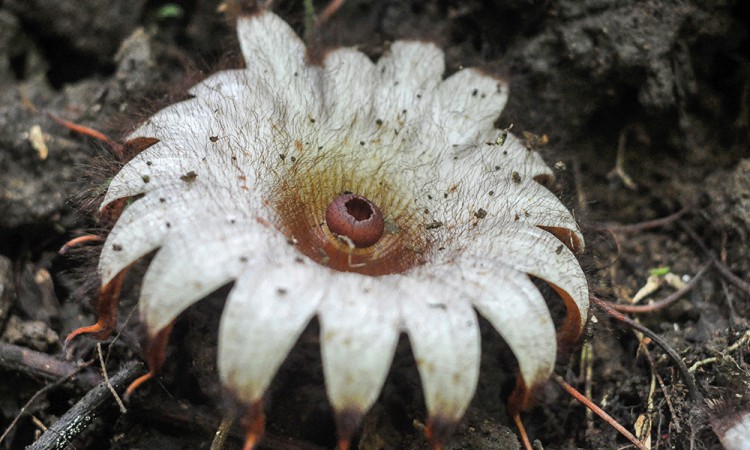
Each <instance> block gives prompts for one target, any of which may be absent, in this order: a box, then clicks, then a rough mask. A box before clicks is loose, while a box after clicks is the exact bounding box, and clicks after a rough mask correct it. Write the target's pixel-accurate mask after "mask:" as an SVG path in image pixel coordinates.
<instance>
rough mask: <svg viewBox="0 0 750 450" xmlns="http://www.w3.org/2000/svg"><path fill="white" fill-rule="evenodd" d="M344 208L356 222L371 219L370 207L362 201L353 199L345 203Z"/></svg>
mask: <svg viewBox="0 0 750 450" xmlns="http://www.w3.org/2000/svg"><path fill="white" fill-rule="evenodd" d="M344 206H346V212H348V213H349V215H350V216H352V217H354V220H356V221H358V222H359V221H363V220H367V219H369V218H370V217H372V207H370V204H369V203H368V202H367V201H365V200H364V199H361V198H356V197H355V198H353V199H351V200H349V201H348V202H346V203H345V204H344Z"/></svg>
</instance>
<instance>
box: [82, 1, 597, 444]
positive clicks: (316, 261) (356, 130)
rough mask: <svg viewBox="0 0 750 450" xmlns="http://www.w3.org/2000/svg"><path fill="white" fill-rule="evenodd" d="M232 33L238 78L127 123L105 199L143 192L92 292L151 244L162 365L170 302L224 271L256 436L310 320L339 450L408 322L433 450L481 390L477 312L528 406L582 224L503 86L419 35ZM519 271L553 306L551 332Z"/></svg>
mask: <svg viewBox="0 0 750 450" xmlns="http://www.w3.org/2000/svg"><path fill="white" fill-rule="evenodd" d="M237 32H238V36H239V41H240V45H241V49H242V54H243V56H244V59H245V62H246V68H245V69H239V70H225V71H220V72H218V73H216V74H214V75H212V76H210V77H209V78H207V79H206V80H204V81H202V82H200V83H198V84H197V85H196V86H194V87H193V88H192V89H191V90H190V91H189V93H190V95H191V96H192V98H190V99H188V100H186V101H183V102H180V103H177V104H174V105H172V106H170V107H167V108H165V109H163V110H161V111H159V112H157V113H156V114H155V115H153V116H152V117H151V118H149V119H148V120H147V121H146V122H145V123H143V124H142V125H141V126H140V127H139V128H138V129H137V130H135V131H134V132H133V133H132V134H131V135H130V136H129V140H130V141H129V142H138V143H140V145H141V146H143V147H147V148H146V149H145V150H143V151H142V152H141V153H139V154H138V155H137V156H135V157H134V158H133V159H132V160H130V161H129V162H128V163H127V164H126V165H125V166H124V167H123V168H122V170H121V171H120V172H119V173H118V174H117V175H116V176H115V177H114V178H113V179H112V181H111V184H110V186H109V190H108V192H107V194H106V197H105V199H104V201H103V204H102V208H111V207H112V205H116V204H118V202H121V201H122V199H135V200H134V201H133V202H132V204H130V205H129V206H128V207H127V208H126V209H125V210H124V211H123V212H122V215H121V216H120V217H119V219H118V220H117V223H116V224H115V226H114V228H113V229H112V231H111V233H110V234H109V237H108V238H107V241H106V243H105V245H104V248H103V250H102V253H101V257H100V262H99V272H100V275H101V277H102V284H103V288H102V299H103V300H102V301H101V302H100V303H101V304H107V305H108V307H109V309H110V310H111V309H112V304H113V303H116V297H117V292H118V291H119V285H120V284H121V280H122V276H123V274H124V271H126V269H127V268H128V267H129V266H130V265H132V264H133V263H134V262H135V261H137V260H138V259H139V258H141V257H142V256H144V255H146V254H147V253H149V252H152V251H153V250H155V249H157V248H158V249H159V250H158V252H157V253H156V256H155V257H154V258H153V260H152V261H151V263H150V265H149V267H148V270H147V272H146V274H145V277H144V280H143V286H142V291H141V296H140V301H139V306H140V317H141V320H142V321H143V323H144V324H145V326H146V329H147V330H148V336H149V348H148V361H149V364H150V367H151V369H152V374H153V371H154V370H156V369H158V366H159V365H161V362H162V361H163V358H164V348H165V346H166V341H167V337H168V334H169V330H170V325H171V324H172V323H173V321H174V320H175V319H176V318H177V317H178V316H179V315H180V313H181V312H182V311H184V310H185V309H186V308H187V307H189V306H190V305H191V304H193V303H195V302H196V301H198V300H200V299H201V298H202V297H204V296H206V295H207V294H209V293H210V292H212V291H214V290H215V289H217V288H218V287H220V286H222V285H225V284H227V283H229V282H234V285H233V287H232V289H231V292H230V293H229V296H228V299H227V303H226V306H225V308H224V311H223V315H222V319H221V325H220V330H219V348H218V367H219V375H220V378H221V382H222V384H223V385H224V387H225V388H226V389H227V390H228V391H229V392H230V393H231V394H232V395H233V396H234V397H235V399H236V400H237V401H238V402H239V403H241V404H242V405H244V406H245V407H246V413H245V417H244V420H243V423H244V424H245V427H246V431H247V433H248V444H247V446H248V447H251V446H252V445H253V443H254V442H255V441H256V440H257V438H258V437H259V436H260V434H261V433H262V430H263V406H262V401H263V395H264V393H265V391H266V389H267V388H268V386H269V383H270V382H271V380H272V378H273V377H274V375H275V373H276V371H277V370H278V368H279V366H280V365H281V363H282V362H283V360H284V359H285V357H286V355H287V353H288V352H289V351H290V350H291V348H292V346H293V344H294V343H295V341H296V340H297V338H298V337H299V335H300V333H301V332H302V330H303V329H304V328H305V326H306V325H307V324H308V323H309V321H310V320H311V319H312V318H313V317H315V316H317V318H318V320H319V322H320V333H321V352H322V362H323V369H324V374H325V380H326V390H327V393H328V396H329V399H330V402H331V404H332V406H333V408H334V409H335V411H336V413H337V416H338V417H337V419H338V420H337V423H338V425H339V433H340V439H341V446H342V447H346V445H347V444H348V440H349V438H350V436H351V434H352V433H353V432H354V431H355V430H356V427H357V425H358V423H359V421H360V419H361V418H362V416H363V415H364V414H365V413H366V411H367V410H368V409H369V408H370V406H371V405H372V404H373V403H374V401H375V400H376V398H377V396H378V394H379V392H380V390H381V388H382V386H383V383H384V380H385V377H386V375H387V373H388V371H389V368H390V364H391V360H392V357H393V354H394V351H395V348H396V343H397V341H398V338H399V335H400V334H401V333H406V334H407V336H408V338H409V341H410V344H411V347H412V351H413V353H414V356H415V360H416V362H417V368H418V371H419V374H420V377H421V379H422V383H423V387H424V389H423V390H424V395H425V402H426V405H427V410H428V414H429V418H428V422H427V423H428V428H427V432H428V436H429V437H430V438H431V440H432V441H433V443H434V444H435V445H439V442H440V441H441V440H442V439H443V438H444V436H445V434H446V432H447V431H448V430H449V429H450V428H451V427H452V425H454V424H455V423H456V422H457V421H459V420H460V419H461V417H462V415H463V414H464V412H465V410H466V408H467V406H468V404H469V402H470V400H471V398H472V396H473V394H474V391H475V389H476V385H477V379H478V372H479V360H480V335H479V327H478V322H477V312H478V313H479V314H481V315H482V316H484V317H485V318H486V319H487V320H488V321H489V322H490V323H491V324H492V325H493V326H494V328H495V329H496V330H497V331H498V332H499V333H500V335H501V336H502V337H503V339H504V340H505V341H506V342H507V343H508V345H509V347H510V348H511V350H512V351H513V352H514V354H515V356H516V358H517V360H518V366H519V375H518V383H517V387H516V390H515V391H514V393H513V395H512V397H511V399H510V400H509V408H510V410H511V412H512V413H513V414H518V411H519V410H520V409H522V408H526V407H527V406H528V405H529V403H530V401H531V399H532V396H533V395H532V394H533V392H534V390H535V389H536V388H537V387H539V386H540V385H542V384H543V383H545V382H546V380H547V379H548V377H549V375H550V374H551V372H552V369H553V366H554V362H555V356H556V351H557V345H558V341H564V342H566V343H570V342H572V341H573V340H575V339H576V338H577V337H578V335H579V333H580V331H581V329H582V327H583V323H584V321H585V317H586V315H587V312H588V289H587V284H586V279H585V276H584V274H583V271H582V270H581V268H580V266H579V264H578V262H577V260H576V258H575V256H574V252H577V251H580V250H582V248H583V239H582V236H581V233H580V231H579V229H578V227H577V225H576V223H575V220H574V218H573V216H572V215H571V213H570V212H569V211H568V210H567V209H566V208H565V207H564V205H563V204H562V203H561V202H560V201H559V200H558V199H557V198H556V197H555V196H554V195H553V194H552V193H551V192H549V191H548V190H547V189H546V188H545V187H544V186H543V185H542V184H540V182H541V181H544V180H545V179H547V178H549V177H551V175H552V172H551V170H550V169H549V168H548V167H547V166H546V165H545V164H544V162H543V161H542V159H541V157H540V156H539V155H538V154H537V153H535V152H534V151H532V150H529V149H527V148H526V147H525V146H524V145H523V144H522V143H521V142H519V140H518V139H516V138H515V137H514V136H513V135H512V134H509V133H508V134H507V136H506V135H505V134H506V133H507V131H506V132H501V131H499V130H497V129H495V128H494V125H493V124H494V122H495V120H496V119H497V117H498V115H499V113H500V111H501V110H502V109H503V107H504V105H505V103H506V100H507V97H508V88H507V85H506V84H505V83H504V82H502V81H501V80H498V79H496V78H494V77H492V76H489V75H487V74H484V73H482V72H480V71H477V70H473V69H464V70H460V71H458V72H456V73H455V74H453V75H451V76H450V77H448V78H446V79H443V72H444V61H443V53H442V52H441V50H439V49H438V48H437V47H435V46H434V45H432V44H429V43H423V42H407V41H398V42H394V43H393V44H392V45H391V46H390V49H389V51H388V52H386V54H385V55H384V56H382V57H381V58H380V59H379V60H378V61H377V62H376V63H373V62H372V61H370V60H369V59H368V58H367V57H366V56H365V55H363V54H362V53H360V52H358V51H356V50H354V49H350V48H341V49H337V50H334V51H331V52H328V53H327V54H325V55H324V56H323V57H322V58H320V59H319V60H317V61H315V60H313V61H310V60H308V56H309V55H308V54H307V51H306V48H305V45H304V43H303V42H302V41H301V40H300V39H299V38H298V37H297V36H296V35H295V33H294V32H293V30H292V29H291V28H290V27H289V26H288V25H287V24H286V23H285V22H284V21H283V20H282V19H280V18H279V17H277V16H276V15H274V14H273V13H271V12H269V11H261V12H257V13H255V14H253V15H249V16H244V17H240V18H239V20H238V23H237ZM527 274H528V275H533V276H534V277H536V278H539V279H542V280H544V281H546V282H547V283H549V284H550V285H551V286H552V287H553V288H554V290H555V291H556V292H557V293H558V294H559V296H560V297H561V298H562V299H563V300H564V302H565V305H566V307H567V317H566V320H565V322H564V325H563V326H562V327H561V329H560V330H558V331H557V336H556V330H555V327H554V325H553V322H552V319H551V316H550V313H549V311H548V309H547V306H546V303H545V300H544V298H543V297H542V294H541V293H540V292H539V291H538V289H537V288H536V286H535V285H534V283H533V282H532V281H531V280H530V278H529V276H528V275H527ZM100 309H102V307H101V305H100ZM103 310H107V308H106V307H105V308H103ZM100 322H102V319H101V317H100ZM91 331H92V329H91V328H90V327H89V328H88V329H82V330H79V332H76V333H74V335H75V334H79V333H81V332H91Z"/></svg>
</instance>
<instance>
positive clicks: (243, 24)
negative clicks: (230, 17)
mask: <svg viewBox="0 0 750 450" xmlns="http://www.w3.org/2000/svg"><path fill="white" fill-rule="evenodd" d="M237 35H238V37H239V41H240V47H241V49H242V55H243V57H244V58H245V64H246V65H247V69H246V70H248V71H249V73H251V74H252V76H253V77H254V78H255V79H256V81H257V84H264V83H270V84H272V85H274V92H275V93H276V94H277V96H278V97H279V100H283V102H284V103H282V104H287V105H294V106H295V108H294V109H295V111H290V112H292V113H295V112H301V113H302V114H301V115H295V114H292V115H291V116H290V117H289V120H292V121H295V122H296V123H297V124H301V123H305V122H306V121H308V120H309V119H310V118H312V119H316V118H317V117H318V116H320V101H319V85H318V83H319V77H320V70H319V68H318V67H314V66H309V65H307V64H306V63H305V56H306V49H305V44H304V43H303V42H302V40H301V39H300V38H299V37H298V36H297V34H296V33H295V32H294V30H292V28H291V27H290V26H289V25H288V24H287V23H286V22H284V21H283V20H282V19H281V18H280V17H278V16H276V15H274V14H272V13H270V12H261V13H258V14H255V15H251V16H247V17H240V18H239V20H238V21H237Z"/></svg>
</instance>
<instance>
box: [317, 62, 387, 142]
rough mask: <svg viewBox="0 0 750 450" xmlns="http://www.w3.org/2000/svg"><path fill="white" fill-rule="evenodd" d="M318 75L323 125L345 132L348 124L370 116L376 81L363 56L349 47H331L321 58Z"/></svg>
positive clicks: (373, 67) (371, 68)
mask: <svg viewBox="0 0 750 450" xmlns="http://www.w3.org/2000/svg"><path fill="white" fill-rule="evenodd" d="M322 77H323V89H322V92H323V95H322V98H321V100H322V102H323V110H324V111H325V113H326V115H325V117H324V119H325V122H324V123H325V125H326V128H328V129H329V130H330V131H336V132H338V133H341V132H343V133H345V134H348V133H349V132H350V130H348V129H347V128H348V127H350V126H355V127H356V128H359V127H357V126H356V124H357V122H361V121H363V120H366V119H369V118H370V115H371V108H372V98H373V92H374V89H375V86H377V82H376V80H375V65H374V64H373V63H372V61H370V59H369V58H368V57H367V56H365V55H364V54H362V53H361V52H358V51H356V50H354V49H351V48H343V49H339V50H336V51H333V52H331V53H329V54H327V55H326V57H325V60H324V61H323V73H322ZM365 125H372V124H365Z"/></svg>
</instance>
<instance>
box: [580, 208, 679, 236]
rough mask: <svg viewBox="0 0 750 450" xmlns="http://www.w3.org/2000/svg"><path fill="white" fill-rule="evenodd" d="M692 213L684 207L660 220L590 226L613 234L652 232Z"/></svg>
mask: <svg viewBox="0 0 750 450" xmlns="http://www.w3.org/2000/svg"><path fill="white" fill-rule="evenodd" d="M688 212H690V209H689V208H688V207H683V208H682V209H680V210H679V211H677V212H675V213H672V214H670V215H668V216H666V217H662V218H659V219H653V220H647V221H645V222H638V223H633V224H629V225H622V224H618V223H601V224H594V225H592V226H590V227H589V228H591V229H592V230H596V231H610V232H612V233H621V234H631V233H640V232H641V231H646V230H652V229H654V228H661V227H664V226H667V225H670V224H672V223H674V222H676V221H677V220H679V219H680V218H682V216H684V215H685V214H687V213H688Z"/></svg>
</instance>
